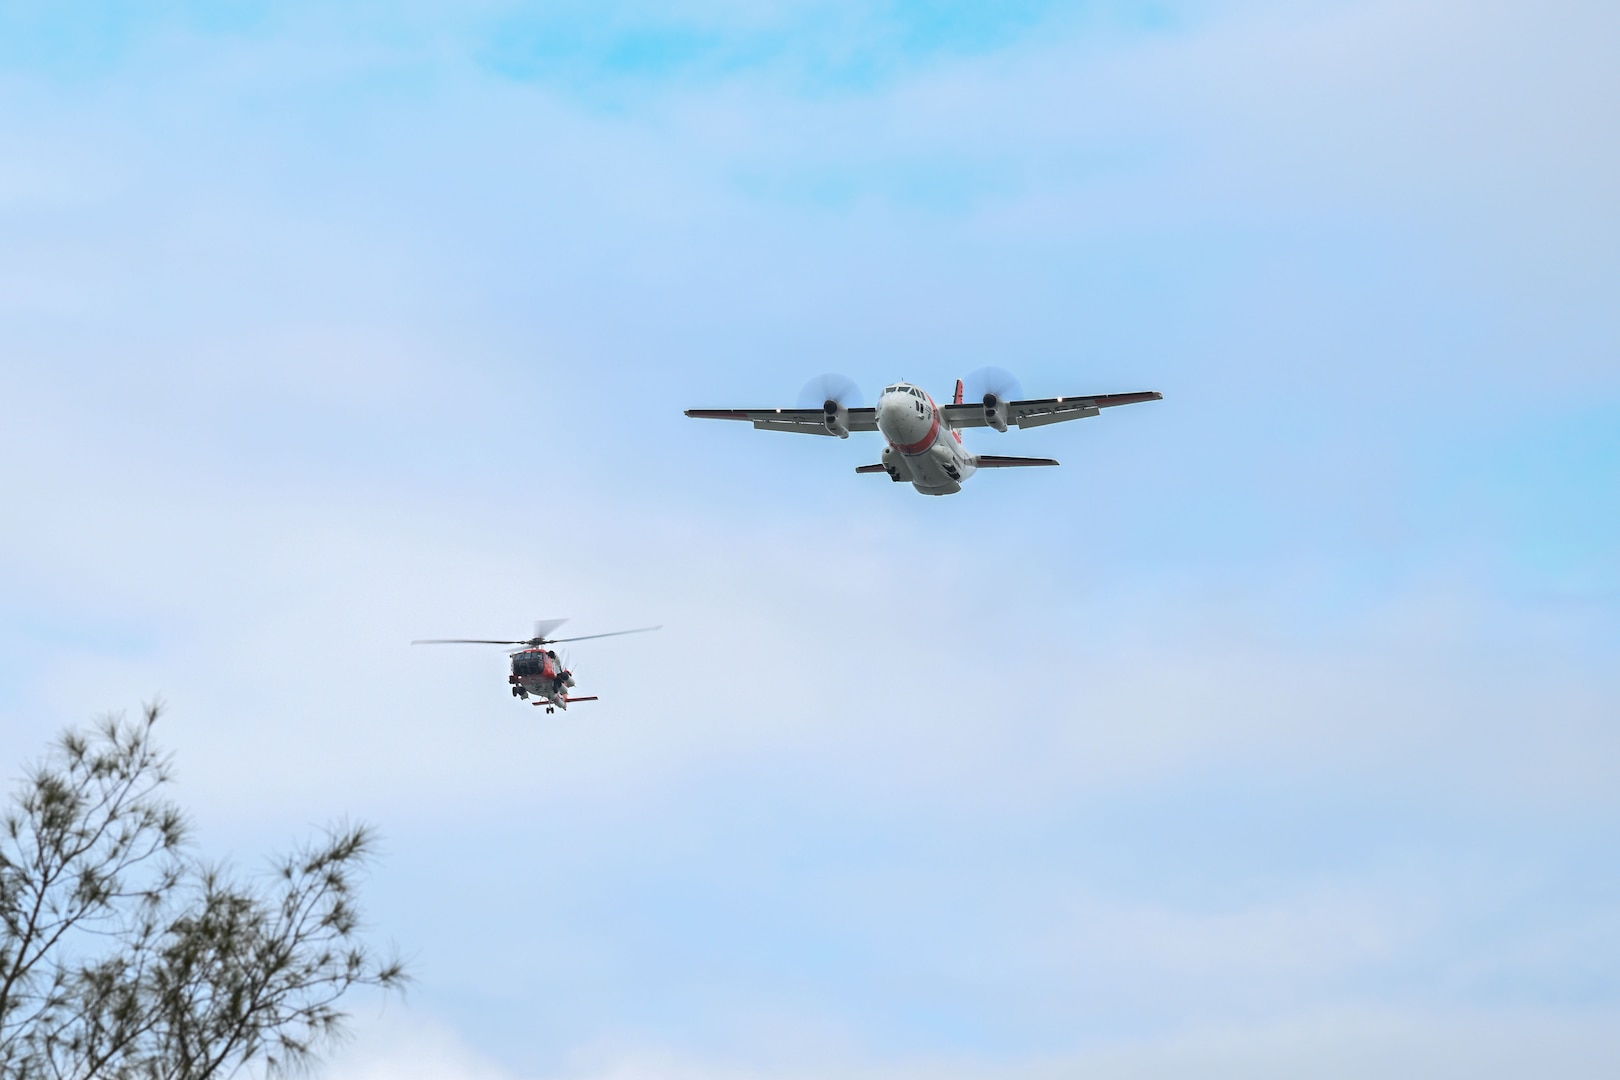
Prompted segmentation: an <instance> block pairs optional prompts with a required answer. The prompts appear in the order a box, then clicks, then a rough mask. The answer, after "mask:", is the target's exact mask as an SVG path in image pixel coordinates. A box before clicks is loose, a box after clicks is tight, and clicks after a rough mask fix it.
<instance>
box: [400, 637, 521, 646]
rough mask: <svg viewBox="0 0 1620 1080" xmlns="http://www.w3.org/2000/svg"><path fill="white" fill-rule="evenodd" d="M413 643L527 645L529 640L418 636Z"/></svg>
mask: <svg viewBox="0 0 1620 1080" xmlns="http://www.w3.org/2000/svg"><path fill="white" fill-rule="evenodd" d="M411 644H412V645H527V644H529V642H527V641H493V640H491V639H490V638H479V637H447V638H418V639H417V640H416V641H413V642H411Z"/></svg>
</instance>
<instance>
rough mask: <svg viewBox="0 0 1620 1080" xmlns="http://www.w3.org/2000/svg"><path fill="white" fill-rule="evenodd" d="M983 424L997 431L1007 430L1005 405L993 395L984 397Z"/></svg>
mask: <svg viewBox="0 0 1620 1080" xmlns="http://www.w3.org/2000/svg"><path fill="white" fill-rule="evenodd" d="M984 422H985V423H986V424H989V425H990V426H991V427H993V428H995V429H996V430H997V431H1006V430H1007V403H1006V402H1005V401H1003V400H1001V399H1000V398H998V397H996V395H994V394H986V395H984Z"/></svg>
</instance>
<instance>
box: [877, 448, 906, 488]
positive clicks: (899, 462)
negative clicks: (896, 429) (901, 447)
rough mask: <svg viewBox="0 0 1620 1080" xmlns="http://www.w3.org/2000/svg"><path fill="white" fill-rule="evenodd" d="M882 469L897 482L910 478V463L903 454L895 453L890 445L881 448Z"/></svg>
mask: <svg viewBox="0 0 1620 1080" xmlns="http://www.w3.org/2000/svg"><path fill="white" fill-rule="evenodd" d="M883 471H884V472H886V473H888V474H889V479H890V480H893V481H894V482H895V483H897V484H898V483H900V482H902V481H907V480H910V479H911V465H910V464H909V463H908V462H907V461H906V459H905V455H903V454H900V453H897V452H896V451H895V449H894V447H892V446H885V447H884V448H883Z"/></svg>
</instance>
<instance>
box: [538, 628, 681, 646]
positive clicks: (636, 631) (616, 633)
mask: <svg viewBox="0 0 1620 1080" xmlns="http://www.w3.org/2000/svg"><path fill="white" fill-rule="evenodd" d="M662 629H663V627H662V626H638V627H636V629H634V630H614V631H612V632H610V633H606V634H584V635H582V636H580V637H560V638H552V639H551V640H550V641H548V642H546V644H548V645H555V644H557V643H558V642H563V641H590V640H591V639H592V638H599V637H618V636H619V635H621V634H645V633H647V631H649V630H662Z"/></svg>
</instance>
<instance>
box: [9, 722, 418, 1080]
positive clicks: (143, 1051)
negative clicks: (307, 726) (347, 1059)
mask: <svg viewBox="0 0 1620 1080" xmlns="http://www.w3.org/2000/svg"><path fill="white" fill-rule="evenodd" d="M158 713H159V707H158V706H156V705H153V706H149V707H148V708H147V709H146V710H145V712H144V716H143V718H142V720H141V721H138V722H133V723H130V722H126V721H124V720H122V719H119V718H109V719H105V720H103V721H101V722H100V723H99V724H97V725H96V726H95V727H94V728H92V729H91V730H89V731H83V732H81V731H71V730H70V731H68V732H66V733H64V734H63V735H62V736H61V737H60V739H58V741H57V742H56V744H55V745H54V746H53V747H52V748H51V751H50V753H49V754H48V755H47V757H46V759H45V760H44V761H43V762H42V763H41V764H39V765H38V766H36V767H35V768H34V769H33V771H32V772H31V773H30V774H29V775H28V776H27V778H26V779H25V780H24V781H22V782H21V783H20V784H19V786H18V789H17V791H16V793H15V794H14V796H13V800H12V805H11V807H10V809H9V810H8V811H7V812H6V814H5V816H4V818H3V819H0V923H3V925H0V1077H5V1078H6V1080H205V1078H223V1077H229V1076H232V1075H234V1074H236V1073H237V1072H238V1071H239V1070H241V1069H242V1068H243V1067H244V1066H247V1065H249V1064H254V1065H258V1066H262V1067H264V1068H267V1069H269V1070H271V1071H284V1070H286V1069H289V1068H297V1067H300V1066H305V1065H308V1064H311V1063H312V1062H313V1061H314V1059H315V1056H316V1054H317V1053H318V1052H319V1051H320V1050H321V1049H322V1048H324V1047H325V1046H326V1045H328V1044H329V1043H330V1041H331V1040H332V1039H333V1037H334V1036H336V1035H337V1034H338V1033H339V1032H340V1030H341V1025H342V1022H343V1019H344V1014H343V1013H342V1012H340V1011H339V1009H338V1002H339V1000H340V999H341V998H342V996H343V994H344V993H345V992H346V991H348V990H349V989H350V988H351V987H354V986H377V987H383V988H388V989H392V988H397V987H400V986H402V985H403V983H404V981H405V979H406V975H405V972H404V970H403V968H402V967H401V965H400V963H399V961H397V960H394V959H387V960H384V959H380V958H378V957H377V956H375V955H374V954H373V953H372V952H371V951H370V950H369V949H368V948H367V947H366V945H365V944H364V943H363V942H362V941H361V940H360V939H359V936H358V930H359V913H358V911H357V909H356V907H355V897H354V888H355V885H356V883H357V880H358V878H359V876H360V874H361V872H362V871H363V869H364V867H365V865H366V863H367V862H368V861H369V859H370V857H371V853H372V848H373V844H374V837H373V834H372V832H371V830H370V829H368V828H365V827H343V828H339V829H336V830H333V831H331V832H329V833H328V834H326V835H325V836H323V837H322V838H320V839H319V840H317V841H315V842H312V843H310V844H308V845H307V846H305V847H303V848H300V849H298V850H297V851H295V852H293V853H292V854H290V855H287V856H285V857H283V858H280V859H278V860H276V861H275V863H274V872H273V873H272V874H269V875H267V876H263V877H260V878H258V879H256V880H250V881H244V880H241V879H239V878H238V877H236V876H233V874H232V873H231V872H230V871H229V870H228V869H227V868H224V867H221V866H218V865H213V864H210V863H206V862H203V861H201V860H200V859H198V858H197V857H195V856H194V855H193V854H192V853H191V851H190V850H189V847H188V839H187V827H186V822H185V819H184V817H183V816H182V815H181V813H180V811H179V810H178V809H177V808H176V807H175V806H174V805H173V804H172V803H170V802H168V801H167V800H166V799H165V798H164V797H163V789H164V788H165V786H166V785H167V784H168V783H169V781H170V759H169V756H168V755H167V754H165V753H163V752H161V751H160V750H158V749H157V748H156V747H155V746H154V745H153V743H152V726H153V724H154V723H155V722H156V721H157V718H158Z"/></svg>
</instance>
